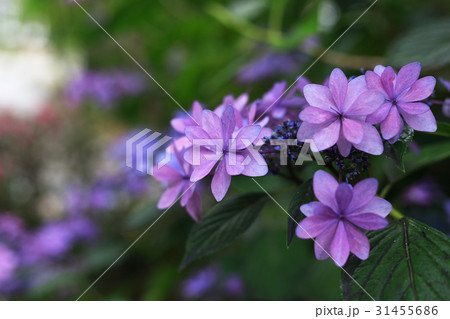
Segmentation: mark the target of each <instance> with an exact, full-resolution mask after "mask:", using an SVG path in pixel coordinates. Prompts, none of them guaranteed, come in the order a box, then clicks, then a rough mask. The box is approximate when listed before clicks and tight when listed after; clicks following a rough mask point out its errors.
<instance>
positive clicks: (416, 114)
mask: <svg viewBox="0 0 450 319" xmlns="http://www.w3.org/2000/svg"><path fill="white" fill-rule="evenodd" d="M420 70H421V65H420V63H419V62H414V63H410V64H407V65H405V66H404V67H402V68H401V69H400V71H399V72H398V74H396V73H395V71H394V69H393V68H392V67H390V66H388V67H384V66H381V65H378V66H376V67H375V69H374V71H367V72H366V83H367V87H368V88H369V89H371V90H376V91H378V92H381V93H382V94H383V95H384V97H385V99H386V101H385V102H384V103H383V105H381V106H380V107H379V108H378V109H377V110H376V111H375V112H374V113H373V114H371V115H370V116H368V117H367V121H368V122H369V123H371V124H378V123H381V126H380V128H381V134H382V135H383V138H384V139H385V140H389V142H390V143H395V142H396V141H397V140H398V138H399V137H400V134H401V133H402V132H403V127H404V124H403V120H402V117H403V119H404V120H405V121H406V123H407V124H408V125H409V126H410V127H411V128H412V129H414V130H416V131H424V132H434V131H436V129H437V126H436V119H435V118H434V116H433V113H432V112H431V110H430V107H429V106H428V105H426V104H425V103H422V102H420V101H422V100H424V99H426V98H428V97H429V96H430V95H431V93H433V90H434V87H435V85H436V79H435V78H434V77H432V76H427V77H424V78H421V79H419V75H420Z"/></svg>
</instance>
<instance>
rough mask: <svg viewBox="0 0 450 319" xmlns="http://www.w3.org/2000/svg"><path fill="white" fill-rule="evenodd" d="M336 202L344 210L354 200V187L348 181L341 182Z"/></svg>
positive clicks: (337, 190)
mask: <svg viewBox="0 0 450 319" xmlns="http://www.w3.org/2000/svg"><path fill="white" fill-rule="evenodd" d="M335 196H336V202H337V204H338V206H339V210H340V211H341V212H344V211H345V210H346V209H347V206H348V205H349V204H350V202H351V201H352V197H353V191H352V187H351V186H350V185H349V184H347V183H341V184H339V186H338V188H337V189H336V195H335Z"/></svg>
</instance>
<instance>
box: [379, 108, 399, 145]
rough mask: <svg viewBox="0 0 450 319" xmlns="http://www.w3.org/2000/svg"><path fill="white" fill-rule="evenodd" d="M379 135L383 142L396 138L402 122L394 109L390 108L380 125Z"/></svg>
mask: <svg viewBox="0 0 450 319" xmlns="http://www.w3.org/2000/svg"><path fill="white" fill-rule="evenodd" d="M380 128H381V134H382V135H383V138H384V139H385V140H388V139H390V138H392V137H394V136H396V135H397V134H398V133H399V132H401V130H402V128H403V120H402V118H401V117H400V114H399V113H398V111H397V108H396V107H392V108H391V110H390V111H389V114H388V116H387V117H386V119H385V120H384V121H383V122H382V123H381V127H380Z"/></svg>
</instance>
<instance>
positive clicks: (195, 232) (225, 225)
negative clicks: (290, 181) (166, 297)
mask: <svg viewBox="0 0 450 319" xmlns="http://www.w3.org/2000/svg"><path fill="white" fill-rule="evenodd" d="M266 201H267V195H266V194H265V193H249V194H245V195H241V196H237V197H234V198H231V199H229V200H226V201H223V202H221V203H219V204H217V205H216V206H214V207H213V209H211V211H210V212H209V213H208V214H207V215H206V217H205V219H204V220H203V221H202V222H201V223H199V224H196V225H194V227H192V229H191V232H190V233H189V236H188V239H187V243H186V253H185V255H184V258H183V261H182V263H181V268H182V269H183V268H184V267H186V266H187V265H188V264H189V263H191V262H192V261H193V260H195V259H197V258H200V257H203V256H206V255H209V254H211V253H213V252H215V251H217V250H219V249H222V248H225V247H226V246H228V245H229V244H231V242H232V241H233V240H234V239H235V238H236V237H238V236H239V235H241V234H242V233H243V232H245V231H246V230H247V229H248V228H249V227H250V225H251V224H252V223H253V221H254V220H255V218H256V217H257V216H258V214H259V212H260V211H261V209H262V208H263V206H264V205H265V203H266Z"/></svg>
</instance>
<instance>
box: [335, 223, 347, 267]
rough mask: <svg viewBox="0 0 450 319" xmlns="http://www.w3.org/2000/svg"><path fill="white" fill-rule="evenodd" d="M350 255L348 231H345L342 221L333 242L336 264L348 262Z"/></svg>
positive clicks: (341, 264) (340, 264)
mask: <svg viewBox="0 0 450 319" xmlns="http://www.w3.org/2000/svg"><path fill="white" fill-rule="evenodd" d="M349 255H350V245H349V243H348V239H347V232H346V231H345V226H344V223H343V222H342V221H340V222H339V224H338V226H337V229H336V233H335V234H334V237H333V241H332V242H331V256H332V257H333V261H334V262H335V264H336V265H337V266H339V267H342V266H344V265H345V263H346V262H347V259H348V256H349Z"/></svg>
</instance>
